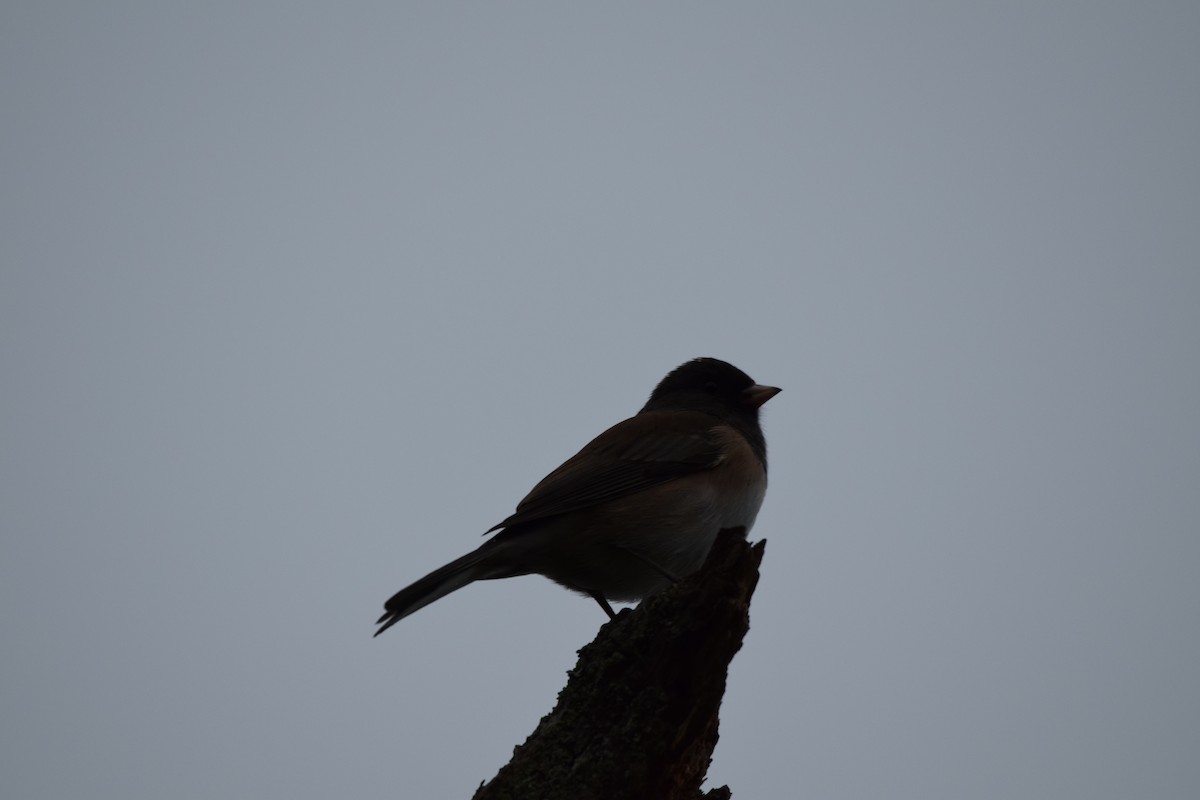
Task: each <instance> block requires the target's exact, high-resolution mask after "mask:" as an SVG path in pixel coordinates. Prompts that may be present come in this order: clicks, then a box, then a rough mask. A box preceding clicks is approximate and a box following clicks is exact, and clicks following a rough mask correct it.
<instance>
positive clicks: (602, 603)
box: [588, 592, 617, 619]
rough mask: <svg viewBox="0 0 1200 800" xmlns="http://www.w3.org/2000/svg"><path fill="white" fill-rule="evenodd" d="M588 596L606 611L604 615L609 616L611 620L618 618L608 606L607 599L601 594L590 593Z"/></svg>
mask: <svg viewBox="0 0 1200 800" xmlns="http://www.w3.org/2000/svg"><path fill="white" fill-rule="evenodd" d="M588 594H589V595H590V596H591V598H592V599H593V600H595V601H596V602H597V603H599V604H600V607H601V608H603V609H604V613H605V614H608V618H609V619H616V618H617V615H616V612H614V611H613V610H612V606H610V605H609V604H608V600H606V599H605V597H604V595H602V594H600V593H599V592H588Z"/></svg>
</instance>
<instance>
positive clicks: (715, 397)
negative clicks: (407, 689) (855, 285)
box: [375, 358, 780, 636]
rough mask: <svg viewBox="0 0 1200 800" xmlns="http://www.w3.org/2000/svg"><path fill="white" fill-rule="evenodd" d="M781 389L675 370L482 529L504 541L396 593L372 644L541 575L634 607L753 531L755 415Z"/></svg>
mask: <svg viewBox="0 0 1200 800" xmlns="http://www.w3.org/2000/svg"><path fill="white" fill-rule="evenodd" d="M779 391H780V390H779V389H777V388H775V387H774V386H759V385H758V384H756V383H755V382H754V381H753V380H751V379H750V376H749V375H747V374H746V373H744V372H742V371H741V370H740V369H738V368H737V367H735V366H733V365H732V364H727V363H726V362H724V361H719V360H717V359H715V358H697V359H695V360H693V361H689V362H687V363H686V364H683V365H682V366H680V367H678V368H676V369H675V370H673V371H672V372H671V373H670V374H668V375H667V377H665V378H663V379H662V381H661V382H660V383H659V384H658V386H657V387H655V389H654V391H653V392H652V393H651V395H650V399H649V400H648V401H647V402H646V405H645V406H643V407H642V410H641V411H639V412H638V413H637V415H636V416H633V417H630V418H629V419H627V420H625V421H624V422H620V423H617V424H616V425H614V426H613V427H611V428H609V429H608V430H606V431H605V432H604V433H602V434H600V435H599V436H597V437H596V438H595V439H593V440H592V441H590V442H589V443H588V444H587V445H585V446H584V448H583V449H582V450H580V451H579V452H578V453H576V454H575V455H574V456H572V457H571V458H570V459H568V460H567V461H566V463H564V464H563V465H562V466H560V467H559V468H558V469H556V470H554V471H553V472H551V473H550V474H549V475H547V476H546V477H545V478H543V479H542V481H541V482H540V483H539V484H538V485H537V486H535V487H533V491H531V492H530V493H529V494H528V495H526V497H525V499H524V500H522V501H521V502H520V504H519V505H518V506H517V510H516V513H514V514H513V515H512V516H510V517H508V519H506V520H504V521H503V522H501V523H500V524H498V525H496V526H494V527H492V528H491V529H490V530H489V531H488V532H489V533H490V532H491V531H495V530H500V533H497V534H496V535H495V536H494V537H492V538H491V539H489V540H488V541H487V542H485V543H484V544H483V546H481V547H480V548H478V549H477V550H475V551H473V552H470V553H467V554H466V555H465V556H463V557H461V558H458V559H455V560H454V561H451V562H450V563H449V564H447V565H446V566H444V567H442V568H441V569H437V570H434V571H433V572H431V573H429V574H428V575H426V576H425V577H424V578H421V579H420V580H419V581H417V582H416V583H414V584H412V585H411V586H409V587H408V588H406V589H401V590H400V591H399V592H397V593H396V594H394V595H393V596H392V598H391V599H390V600H388V601H387V602H386V603H385V604H384V608H385V609H386V613H384V615H383V616H382V617H380V618H379V622H378V624H379V625H381V626H382V627H380V629H379V630H378V631H376V632H375V635H376V636H378V635H379V634H381V633H383V632H384V631H386V630H387V629H388V628H390V627H391V626H392V625H395V624H396V623H397V622H399V621H400V620H402V619H404V618H405V617H407V616H408V615H409V614H411V613H413V612H414V611H416V610H417V609H419V608H423V607H424V606H427V605H429V604H430V603H432V602H433V601H434V600H437V599H438V598H440V597H444V596H446V595H448V594H450V592H453V591H454V590H456V589H461V588H462V587H464V586H466V585H467V584H468V583H472V582H474V581H480V580H491V579H493V578H511V577H514V576H516V575H529V574H532V573H537V574H539V575H545V576H546V577H547V578H550V579H551V580H552V581H555V582H556V583H559V584H561V585H563V586H565V587H566V588H568V589H571V590H572V591H576V592H579V593H581V594H586V595H588V596H590V597H592V598H594V599H595V600H596V602H597V603H599V604H600V607H601V608H603V609H604V610H605V611H606V612H607V613H608V615H609V616H610V617H612V616H614V614H613V610H612V607H611V606H610V605H609V601H610V600H617V601H628V600H637V599H639V598H642V597H645V596H646V595H649V594H653V593H654V592H656V591H658V590H659V589H662V588H663V587H665V586H666V585H667V584H669V583H671V582H672V581H674V580H676V579H677V578H680V577H682V576H684V575H687V574H688V573H690V572H693V571H695V570H697V569H699V568H700V565H701V564H703V563H704V559H705V557H706V556H707V555H708V551H709V549H710V548H711V547H712V544H713V541H714V540H715V539H716V535H717V531H719V530H721V529H722V528H736V527H744V528H745V529H746V530H747V531H749V530H750V527H751V526H752V525H753V524H754V518H755V517H756V516H757V515H758V509H759V506H761V505H762V501H763V495H764V494H765V492H766V490H767V443H766V440H765V439H764V438H763V432H762V428H760V427H759V424H758V409H759V407H760V406H761V405H762V404H763V403H765V402H767V401H768V400H770V399H771V398H772V397H774V396H775V395H776V394H778V393H779ZM501 529H503V530H501Z"/></svg>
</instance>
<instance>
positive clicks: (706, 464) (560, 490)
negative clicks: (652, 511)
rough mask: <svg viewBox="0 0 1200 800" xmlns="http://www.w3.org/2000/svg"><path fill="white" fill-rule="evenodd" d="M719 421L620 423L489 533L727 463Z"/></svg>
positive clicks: (678, 418)
mask: <svg viewBox="0 0 1200 800" xmlns="http://www.w3.org/2000/svg"><path fill="white" fill-rule="evenodd" d="M720 424H721V423H720V421H719V420H717V419H716V418H714V417H711V416H709V415H708V414H702V413H699V412H679V411H648V412H644V413H642V414H638V415H637V416H636V417H631V418H629V419H627V420H625V421H624V422H619V423H617V424H616V425H614V426H613V427H611V428H609V429H608V430H606V431H605V432H604V433H602V434H600V435H599V436H597V437H596V438H595V439H593V440H592V441H590V442H588V443H587V444H586V445H584V447H583V449H582V450H580V451H579V452H578V453H576V454H575V455H574V456H572V457H571V458H569V459H567V461H565V462H564V463H563V464H562V466H560V467H559V468H558V469H556V470H554V471H553V472H551V473H550V474H549V475H547V476H546V477H545V478H543V479H542V480H541V481H540V482H539V483H538V485H537V486H535V487H533V490H532V491H531V492H530V493H529V494H528V495H526V496H525V499H524V500H522V501H521V502H520V503H519V504H518V505H517V511H516V513H515V514H513V515H512V516H510V517H508V518H507V519H505V520H504V521H503V522H501V523H499V524H498V525H495V526H493V527H492V528H490V529H489V532H490V531H494V530H499V529H500V528H511V527H512V526H514V525H520V524H522V523H525V522H531V521H533V520H537V519H545V518H546V517H552V516H556V515H558V514H567V513H570V512H572V511H579V510H581V509H584V508H588V507H590V506H594V505H598V504H600V503H603V502H606V501H608V500H612V499H613V498H616V497H623V496H625V495H629V494H633V493H634V492H640V491H642V490H643V489H649V488H650V487H651V486H657V485H658V484H660V483H664V482H666V481H669V480H671V479H672V478H676V477H678V476H680V475H686V474H688V473H691V472H696V471H698V470H703V469H711V468H712V467H715V466H716V465H717V464H719V463H720V462H721V460H722V458H723V456H722V450H721V445H720V439H719V436H718V435H717V430H718V426H720Z"/></svg>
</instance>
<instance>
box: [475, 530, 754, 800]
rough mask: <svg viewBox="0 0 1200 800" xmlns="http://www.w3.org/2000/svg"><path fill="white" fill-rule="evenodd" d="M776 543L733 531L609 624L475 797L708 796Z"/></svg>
mask: <svg viewBox="0 0 1200 800" xmlns="http://www.w3.org/2000/svg"><path fill="white" fill-rule="evenodd" d="M765 544H766V543H765V542H759V543H758V544H755V545H750V544H748V543H747V542H746V540H745V531H744V530H742V529H741V528H737V529H733V530H730V531H722V532H721V535H720V536H719V537H718V539H717V543H716V544H715V545H714V546H713V549H712V552H711V553H710V554H709V557H708V561H707V562H706V563H705V565H704V567H703V568H702V569H701V570H700V571H699V572H697V573H695V574H694V575H691V576H689V577H687V578H685V579H683V580H681V581H680V582H678V583H677V584H675V585H673V586H671V587H670V588H668V589H667V590H666V591H663V592H661V593H659V594H657V595H655V596H654V597H651V598H649V599H647V600H645V601H643V602H642V604H641V605H640V606H638V608H636V609H634V610H629V609H626V610H624V611H622V612H621V613H620V614H618V615H617V618H616V619H614V620H612V621H610V622H609V623H608V624H606V625H604V626H603V627H602V628H601V629H600V632H599V634H597V636H596V638H595V640H594V641H592V643H591V644H589V645H587V646H586V647H584V648H583V649H582V650H580V651H579V661H578V663H577V664H576V665H575V668H574V669H572V670H571V671H570V672H569V673H568V674H569V676H570V677H569V679H568V681H567V685H566V687H565V688H564V689H563V690H562V692H560V693H559V696H558V704H557V705H556V706H555V708H554V710H553V711H551V712H550V713H549V714H548V715H546V716H545V717H543V718H542V721H541V722H540V723H539V724H538V726H537V729H536V730H534V732H533V734H532V735H530V737H529V739H528V740H526V742H525V744H523V745H521V746H519V747H517V748H515V749H514V753H513V758H512V761H510V762H509V763H508V764H507V765H506V766H504V767H503V768H502V769H501V770H500V772H499V774H497V775H496V777H495V778H493V779H492V780H491V781H490V782H488V783H487V784H484V785H482V786H481V787H480V788H479V790H478V791H477V792H476V793H475V796H474V800H529V799H530V798H538V799H539V800H558V799H559V798H563V800H566V799H567V798H570V800H592V799H593V798H595V800H600V799H601V798H603V800H624V799H625V798H628V799H629V800H634V799H635V798H636V800H646V798H655V799H656V800H657V799H658V798H662V800H697V798H702V797H703V798H709V800H717V799H718V798H728V797H730V791H729V788H728V787H721V788H719V789H713V790H712V791H710V792H708V793H707V794H701V792H700V785H701V784H702V783H703V782H704V779H705V776H706V773H707V771H708V765H709V763H710V762H711V760H712V752H713V748H714V747H716V744H717V738H718V737H717V724H718V719H717V712H718V709H719V708H720V705H721V697H722V695H723V694H724V692H725V679H726V676H727V674H728V669H729V662H730V661H731V660H732V659H733V656H734V654H735V653H736V652H737V651H738V650H739V649H740V648H741V646H742V639H743V637H745V635H746V631H747V630H749V628H750V613H749V612H750V596H751V595H752V594H753V593H754V587H755V585H756V584H757V583H758V566H759V563H760V562H761V561H762V556H763V550H764V547H765Z"/></svg>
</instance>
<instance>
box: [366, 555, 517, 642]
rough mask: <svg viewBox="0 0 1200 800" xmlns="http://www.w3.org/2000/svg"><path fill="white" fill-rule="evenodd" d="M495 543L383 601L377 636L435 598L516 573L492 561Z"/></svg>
mask: <svg viewBox="0 0 1200 800" xmlns="http://www.w3.org/2000/svg"><path fill="white" fill-rule="evenodd" d="M490 544H491V542H488V544H485V545H484V546H483V547H480V548H479V549H478V550H474V551H472V552H470V553H467V554H466V555H465V556H462V557H460V558H456V559H454V560H453V561H451V562H450V563H449V564H447V565H445V566H444V567H439V568H438V569H435V570H434V571H433V572H431V573H429V574H428V575H426V576H425V577H424V578H421V579H420V580H418V581H416V582H415V583H413V584H411V585H410V586H406V587H405V588H403V589H401V590H400V591H398V592H396V593H395V594H394V595H392V597H391V598H390V599H389V600H388V601H387V602H386V603H384V604H383V607H384V614H383V616H382V617H380V618H379V620H378V621H377V622H376V623H375V624H376V625H382V626H383V627H381V628H380V629H379V630H377V631H375V635H376V636H378V635H379V634H381V633H383V632H384V631H386V630H387V629H388V628H390V627H392V626H393V625H395V624H396V623H397V622H399V621H400V620H402V619H404V618H405V617H407V616H408V615H409V614H412V613H413V612H414V611H417V610H419V609H422V608H424V607H425V606H427V605H429V604H430V603H432V602H433V601H435V600H439V599H441V598H443V597H445V596H446V595H448V594H450V593H451V592H453V591H457V590H458V589H461V588H463V587H464V586H466V585H467V584H470V583H474V582H475V581H478V580H487V579H489V578H502V577H509V575H511V574H512V573H509V572H505V571H502V570H498V569H497V568H496V567H495V566H493V565H492V564H489V562H488V560H487V557H488V555H489V554H488V553H487V552H486V551H488V550H490V549H492V548H491V547H489V545H490Z"/></svg>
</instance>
